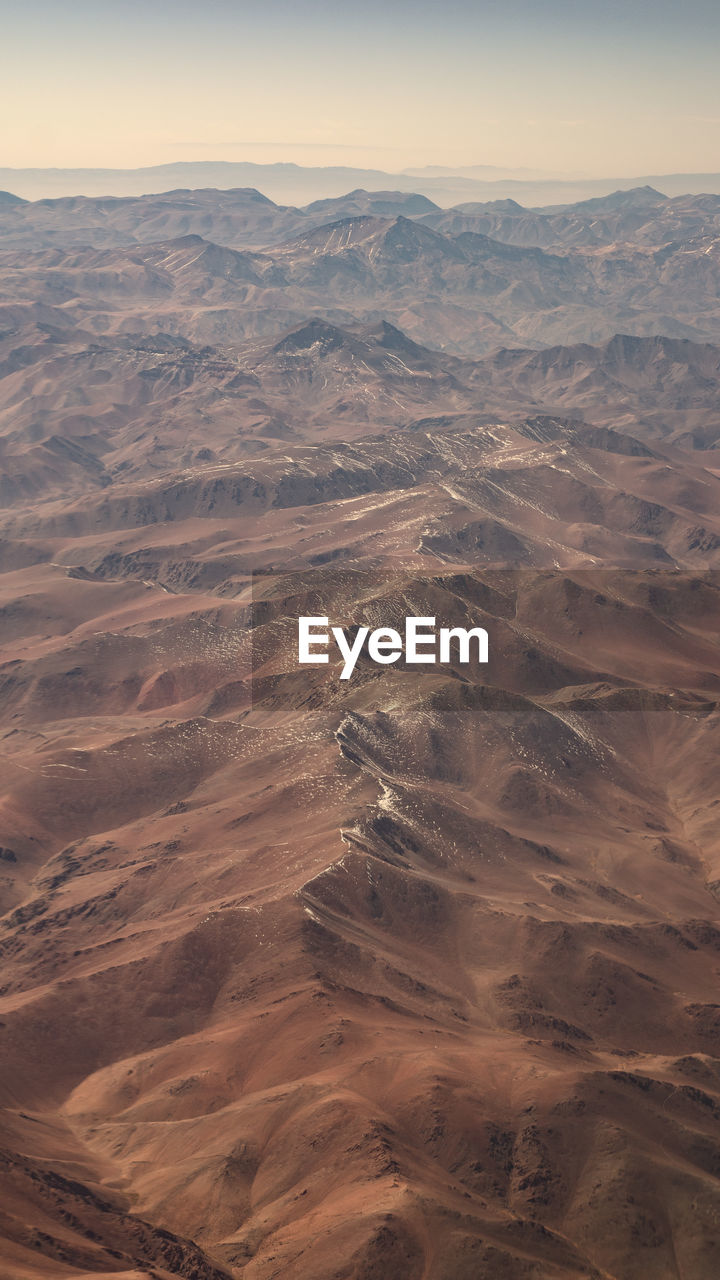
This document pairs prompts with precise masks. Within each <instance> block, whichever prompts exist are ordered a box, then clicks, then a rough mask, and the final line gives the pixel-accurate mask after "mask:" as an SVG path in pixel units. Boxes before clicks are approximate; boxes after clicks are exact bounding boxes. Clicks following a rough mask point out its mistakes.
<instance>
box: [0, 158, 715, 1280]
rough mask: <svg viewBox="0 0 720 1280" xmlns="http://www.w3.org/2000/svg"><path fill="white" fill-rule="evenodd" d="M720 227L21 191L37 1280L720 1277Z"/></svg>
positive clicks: (16, 490)
mask: <svg viewBox="0 0 720 1280" xmlns="http://www.w3.org/2000/svg"><path fill="white" fill-rule="evenodd" d="M436 176H437V177H438V178H441V177H442V175H436ZM414 181H416V179H414ZM719 218H720V196H716V195H712V194H710V195H699V196H696V195H680V196H673V197H668V196H665V195H662V194H660V192H659V191H657V190H655V189H653V190H648V189H647V188H645V187H643V188H641V189H640V190H634V191H630V192H620V193H617V192H616V193H615V194H612V195H610V196H603V197H602V198H599V199H594V198H593V199H592V200H591V201H590V202H588V203H586V202H581V203H579V204H575V205H573V206H571V207H566V208H562V209H556V208H542V209H527V208H521V207H520V206H519V204H517V203H514V202H513V201H501V202H500V204H498V203H497V202H491V203H489V204H488V203H481V204H478V203H477V202H476V201H473V202H472V203H467V202H465V203H463V204H462V205H461V206H459V207H457V208H452V209H442V208H440V207H439V206H438V204H437V203H436V202H434V201H433V200H432V198H431V197H428V195H427V194H426V193H425V191H424V188H423V190H421V191H417V190H416V191H398V190H391V189H390V188H388V189H385V187H384V185H383V189H379V190H377V191H367V190H360V189H356V190H352V191H350V192H349V194H346V195H345V196H342V197H338V198H335V197H323V198H322V199H320V200H319V201H317V202H313V203H312V204H310V205H307V206H304V207H294V206H290V205H281V204H275V203H274V202H273V201H272V200H270V199H269V198H267V197H266V196H264V195H261V194H260V193H259V192H258V191H254V190H229V191H214V190H210V189H202V190H183V191H174V192H168V193H164V194H162V195H160V196H140V197H131V198H122V199H118V198H115V197H112V198H107V197H105V196H103V197H102V198H95V197H91V196H73V197H70V198H65V197H63V198H59V199H43V200H40V201H37V202H23V201H22V200H17V199H13V198H8V199H4V200H3V199H0V236H1V237H2V240H1V245H2V248H1V249H0V289H1V296H2V303H1V304H0V708H1V710H2V728H1V729H0V738H1V740H2V752H1V753H0V954H1V955H2V961H3V965H2V986H1V988H0V1107H1V1109H2V1110H1V1115H2V1129H3V1139H2V1144H1V1145H0V1204H1V1206H2V1207H1V1208H0V1275H2V1276H3V1278H4V1277H5V1276H7V1277H11V1278H12V1280H100V1278H101V1277H111V1276H114V1277H116V1278H117V1280H172V1277H177V1276H182V1277H186V1280H279V1278H280V1277H282V1280H713V1278H714V1277H715V1275H716V1274H717V1272H718V1248H719V1242H718V1233H717V1221H718V1215H719V1214H720V1052H719V1046H720V1007H719V1005H718V999H717V969H718V951H719V950H720V920H719V919H718V893H719V892H720V843H719V840H718V829H717V805H718V791H717V755H718V746H719V734H720V646H719V644H718V635H719V634H720V577H719V574H720V463H719V459H720V452H719V451H720V418H719V416H718V386H719V385H720V311H719V310H718V266H719V261H720V259H719V256H718V255H719V253H720V247H719V246H720V228H719V226H718V220H719ZM409 615H410V616H416V617H421V618H424V617H434V618H436V619H437V620H438V622H442V624H443V625H446V626H448V627H468V626H470V625H471V626H473V627H482V628H484V629H486V630H487V633H488V636H489V643H490V655H489V661H488V664H487V666H485V667H482V668H481V669H478V668H477V667H475V668H469V667H468V665H467V664H463V663H462V662H461V661H460V660H459V658H457V657H456V656H452V657H451V659H450V661H448V662H444V661H443V662H440V663H437V664H427V665H425V666H415V667H413V666H412V664H410V663H407V662H404V661H401V662H398V663H396V664H394V665H381V664H376V663H373V662H372V661H371V660H370V659H369V658H368V657H367V656H366V655H364V656H363V657H362V658H361V659H360V660H359V661H358V664H357V667H356V669H355V671H354V673H353V676H352V679H351V680H350V681H343V680H341V679H340V671H339V668H338V666H337V664H336V663H328V665H327V666H313V667H305V668H303V667H301V666H299V665H298V661H297V647H296V645H297V619H298V618H299V617H300V616H305V617H308V616H313V617H314V616H328V618H332V620H333V622H336V621H337V623H338V625H342V626H343V627H345V628H347V629H348V630H349V631H353V630H354V629H356V628H358V627H360V626H368V627H372V628H377V627H397V628H400V627H401V626H402V624H403V621H404V619H405V618H406V617H407V616H409Z"/></svg>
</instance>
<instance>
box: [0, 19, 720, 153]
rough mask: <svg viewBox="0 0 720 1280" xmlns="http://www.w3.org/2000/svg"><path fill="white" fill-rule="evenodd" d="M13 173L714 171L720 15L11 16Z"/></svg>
mask: <svg viewBox="0 0 720 1280" xmlns="http://www.w3.org/2000/svg"><path fill="white" fill-rule="evenodd" d="M0 23H1V25H0V31H1V32H2V41H1V44H0V121H1V122H2V123H0V166H11V167H16V168H26V167H62V168H65V167H71V168H75V167H92V168H97V167H103V168H105V167H107V168H135V167H140V166H146V165H154V164H167V163H172V162H173V161H178V160H252V161H255V162H258V163H272V162H275V161H281V160H284V161H294V162H295V163H297V164H302V165H338V164H341V165H350V166H353V167H372V168H379V169H383V170H386V171H387V172H398V171H400V170H402V169H405V168H410V167H419V166H423V165H446V166H448V167H451V168H458V167H461V166H469V165H494V166H499V167H500V168H503V169H511V170H515V169H520V168H522V169H531V170H534V171H540V172H542V173H547V174H562V175H571V174H572V175H578V176H580V175H586V176H597V177H601V176H618V177H625V176H628V177H630V176H634V175H644V174H662V173H690V172H715V171H717V170H720V89H719V87H718V86H719V83H720V76H718V51H719V50H720V3H718V0H686V3H685V5H684V8H681V6H680V4H679V3H677V0H673V3H670V2H669V0H655V2H654V3H648V2H646V0H625V3H620V2H619V0H607V2H605V3H603V0H596V2H595V3H590V2H589V0H547V3H544V2H543V0H495V2H494V3H492V4H490V3H487V2H486V0H434V2H433V3H429V2H427V0H414V2H413V3H410V2H409V0H349V2H348V0H336V2H335V3H331V2H330V0H294V3H290V0H254V2H253V3H246V2H245V0H193V3H190V2H189V0H172V3H171V2H170V0H24V3H23V4H22V5H21V4H20V3H18V0H12V2H11V3H10V2H8V0H0Z"/></svg>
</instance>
